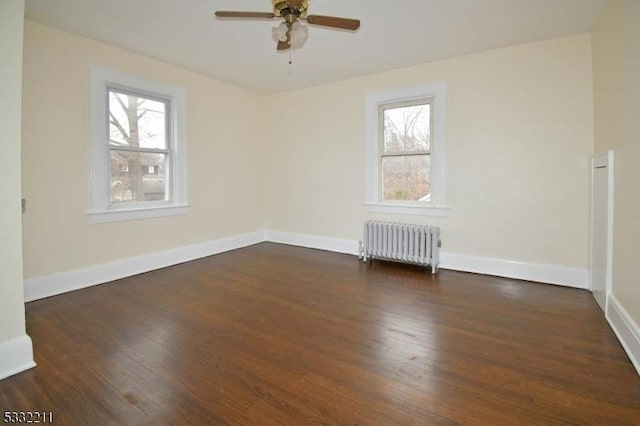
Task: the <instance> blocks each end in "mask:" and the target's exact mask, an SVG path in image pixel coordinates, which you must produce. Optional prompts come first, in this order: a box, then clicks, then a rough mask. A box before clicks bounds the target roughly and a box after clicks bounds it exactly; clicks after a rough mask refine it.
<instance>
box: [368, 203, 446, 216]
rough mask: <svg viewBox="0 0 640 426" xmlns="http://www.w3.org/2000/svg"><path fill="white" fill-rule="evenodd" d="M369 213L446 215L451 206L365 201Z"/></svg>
mask: <svg viewBox="0 0 640 426" xmlns="http://www.w3.org/2000/svg"><path fill="white" fill-rule="evenodd" d="M364 205H365V207H366V209H367V212H369V213H391V214H412V215H420V216H435V217H446V216H447V215H448V213H449V207H445V206H433V205H412V204H387V203H365V204H364Z"/></svg>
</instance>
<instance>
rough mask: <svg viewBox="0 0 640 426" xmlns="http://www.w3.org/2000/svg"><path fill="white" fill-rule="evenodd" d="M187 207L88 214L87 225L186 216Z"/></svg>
mask: <svg viewBox="0 0 640 426" xmlns="http://www.w3.org/2000/svg"><path fill="white" fill-rule="evenodd" d="M188 207H189V206H188V205H170V206H155V207H142V208H135V209H122V210H115V209H114V210H103V211H95V212H89V223H90V224H92V225H93V224H98V223H109V222H124V221H130V220H140V219H152V218H155V217H165V216H179V215H184V214H187V209H188Z"/></svg>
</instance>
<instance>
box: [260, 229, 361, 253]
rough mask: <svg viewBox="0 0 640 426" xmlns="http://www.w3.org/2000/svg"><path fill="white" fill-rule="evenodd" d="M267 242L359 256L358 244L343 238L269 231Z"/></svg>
mask: <svg viewBox="0 0 640 426" xmlns="http://www.w3.org/2000/svg"><path fill="white" fill-rule="evenodd" d="M267 241H269V242H271V243H280V244H288V245H291V246H299V247H306V248H312V249H319V250H326V251H332V252H335V253H346V254H353V255H357V254H358V242H357V241H355V240H345V239H342V238H332V237H323V236H320V235H309V234H298V233H295V232H283V231H271V230H269V231H267Z"/></svg>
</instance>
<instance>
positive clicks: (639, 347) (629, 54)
mask: <svg viewBox="0 0 640 426" xmlns="http://www.w3.org/2000/svg"><path fill="white" fill-rule="evenodd" d="M593 69H594V88H595V90H594V96H595V150H596V152H604V151H606V150H609V149H613V150H614V151H615V159H616V162H615V168H614V171H615V180H614V181H615V188H614V194H615V195H614V197H615V204H614V220H613V229H614V232H613V283H612V289H611V290H612V296H613V297H612V299H613V300H612V302H613V306H612V308H613V309H612V310H611V311H610V312H609V314H610V315H613V316H612V318H611V320H613V322H614V327H618V330H617V332H618V333H619V336H620V337H621V340H622V341H623V344H624V345H626V348H627V351H628V352H630V353H631V355H632V357H635V360H636V368H638V372H640V327H639V324H640V272H639V270H638V252H639V247H640V197H639V195H638V194H639V191H638V188H639V187H638V185H640V166H638V162H639V161H640V2H638V1H636V0H610V1H609V2H608V3H607V6H606V7H605V10H604V12H603V13H602V15H601V17H600V18H599V20H598V22H597V25H596V28H595V30H594V33H593ZM616 315H617V316H616ZM616 321H617V324H616ZM625 330H626V331H625Z"/></svg>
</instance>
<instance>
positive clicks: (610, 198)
mask: <svg viewBox="0 0 640 426" xmlns="http://www.w3.org/2000/svg"><path fill="white" fill-rule="evenodd" d="M598 160H600V161H601V162H603V163H604V162H605V161H606V164H607V248H606V249H607V260H606V267H607V274H606V277H605V292H604V314H605V316H606V317H608V313H609V299H610V297H611V285H612V282H613V210H614V209H613V207H614V205H613V203H614V160H615V156H614V153H613V150H609V151H607V152H604V153H602V154H596V155H594V156H593V157H591V203H590V204H591V215H590V221H589V223H590V231H591V232H590V244H589V289H590V290H591V291H593V274H592V268H593V266H592V265H593V240H594V237H593V219H594V214H593V211H594V205H593V204H594V203H593V187H594V178H595V173H594V171H595V168H596V161H598ZM603 160H604V161H603Z"/></svg>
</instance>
